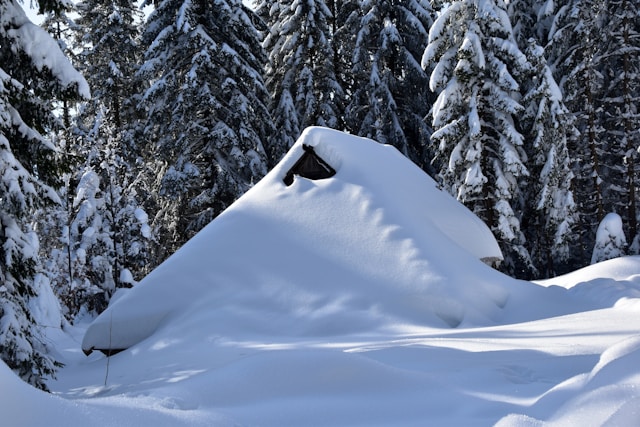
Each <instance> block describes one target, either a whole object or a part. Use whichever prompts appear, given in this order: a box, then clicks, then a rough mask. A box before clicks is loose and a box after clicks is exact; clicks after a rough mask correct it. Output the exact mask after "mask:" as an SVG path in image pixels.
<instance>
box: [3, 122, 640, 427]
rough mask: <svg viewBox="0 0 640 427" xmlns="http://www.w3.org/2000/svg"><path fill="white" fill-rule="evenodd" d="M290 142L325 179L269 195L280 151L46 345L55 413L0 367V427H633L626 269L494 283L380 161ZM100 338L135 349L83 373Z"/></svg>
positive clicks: (635, 362)
mask: <svg viewBox="0 0 640 427" xmlns="http://www.w3.org/2000/svg"><path fill="white" fill-rule="evenodd" d="M329 136H330V137H331V138H330V139H329V138H328V137H329ZM304 140H305V141H307V142H308V143H312V144H315V145H316V146H318V148H317V151H318V153H320V154H321V155H322V156H323V157H324V158H326V160H327V161H328V162H331V164H332V165H334V166H335V167H336V169H338V173H337V174H336V176H335V177H334V178H332V179H327V180H322V181H309V180H305V179H296V181H295V182H294V184H293V185H292V186H291V187H288V188H287V187H286V186H284V185H280V184H279V180H280V178H281V177H282V176H283V175H284V173H286V170H287V169H288V167H289V166H290V165H291V164H292V163H293V162H295V160H296V158H297V155H298V154H299V152H300V147H299V146H296V147H297V148H295V147H294V149H293V150H292V152H291V153H290V155H289V156H288V157H287V158H286V159H284V160H283V163H281V165H279V166H278V168H276V170H274V171H273V172H272V173H271V174H270V175H269V176H268V177H267V178H265V180H264V181H262V182H260V183H259V184H257V185H256V187H255V188H254V189H253V190H252V191H251V192H250V193H248V194H247V196H246V197H243V198H242V199H241V200H240V201H239V202H238V203H236V204H235V205H234V206H233V208H231V209H229V210H228V211H227V212H225V213H224V214H223V215H222V216H221V217H220V218H219V219H217V220H216V221H214V222H213V223H212V224H211V225H210V226H209V227H207V228H206V229H205V230H203V232H202V233H200V234H199V235H198V236H197V237H196V238H194V239H193V240H192V241H191V242H189V243H188V244H187V245H185V247H183V249H182V250H180V251H178V252H177V253H176V254H175V255H174V257H172V258H171V259H170V260H168V261H167V262H166V263H165V264H163V266H161V267H159V268H158V269H157V270H156V271H154V272H153V273H152V274H151V275H150V276H149V277H148V278H147V279H145V281H144V283H141V284H140V285H139V286H138V287H136V288H134V289H133V290H132V291H130V292H129V293H128V295H125V296H123V297H122V298H121V299H119V301H118V302H116V303H114V304H113V305H112V307H111V309H110V310H109V311H107V312H106V313H108V314H107V315H105V316H102V317H101V318H100V319H97V320H96V321H95V322H94V323H93V324H92V325H91V326H89V327H88V326H87V325H77V326H75V327H73V328H71V327H70V328H66V329H65V330H55V329H51V330H50V336H49V338H50V345H51V346H52V347H54V348H55V351H56V352H57V353H58V354H59V356H60V358H61V360H62V361H63V362H64V363H65V367H64V368H63V369H61V370H60V372H59V374H58V378H57V379H56V380H52V381H50V383H49V386H50V388H51V389H52V390H53V392H54V394H53V395H49V394H45V393H42V392H39V391H37V390H34V389H33V388H31V387H29V386H27V385H26V384H24V383H22V382H21V381H19V380H18V379H17V377H16V376H15V375H14V374H13V373H12V372H11V371H10V370H9V369H8V368H6V366H4V365H3V364H2V363H0V414H2V415H1V416H0V417H1V418H0V419H1V421H0V424H1V425H3V426H4V425H7V426H43V427H44V426H47V427H51V426H53V427H55V426H60V427H63V426H72V425H82V426H114V427H115V426H118V427H126V426H147V425H154V426H172V427H173V426H223V427H225V426H251V427H253V426H266V427H270V426H273V427H281V426H297V427H306V426H309V427H310V426H332V427H333V426H368V427H370V426H425V425H427V426H429V425H434V426H445V425H446V426H461V427H462V426H464V427H469V426H471V427H473V426H490V425H494V424H497V425H499V426H502V427H504V426H531V427H534V426H535V427H538V426H604V425H608V426H635V425H639V421H640V369H639V368H638V366H639V363H640V298H639V297H640V257H628V258H621V259H615V260H611V261H607V262H604V263H601V264H598V265H595V266H591V267H588V268H585V269H583V270H580V271H576V272H574V273H571V274H569V275H566V276H562V277H558V278H555V279H550V280H547V281H543V282H539V283H536V284H534V283H529V282H523V281H517V280H513V279H510V278H508V277H505V276H504V275H501V274H499V273H497V272H495V271H494V270H492V269H491V268H489V267H487V266H486V265H484V264H483V263H482V262H480V261H478V256H477V255H471V253H472V249H471V248H470V247H469V246H467V245H465V242H464V241H462V242H461V243H455V239H454V238H452V237H451V236H450V235H449V234H447V233H445V232H443V230H442V228H443V223H442V222H440V223H439V222H438V221H437V220H435V219H433V218H432V217H430V216H429V214H427V213H425V212H432V211H433V209H435V208H438V207H439V208H442V212H443V216H442V217H443V218H445V219H446V218H448V217H449V216H450V217H451V218H454V217H455V218H458V216H457V215H461V216H460V217H461V218H463V217H465V215H463V214H461V213H460V212H459V211H457V208H455V207H453V206H454V205H451V206H449V207H447V208H444V207H443V206H445V203H448V202H443V204H437V206H436V205H434V204H433V203H430V202H429V200H426V201H425V200H422V199H420V198H415V197H414V198H412V199H410V200H408V196H406V194H407V193H404V192H402V191H399V190H398V187H397V186H396V185H394V184H392V181H393V179H388V180H385V179H384V176H385V175H387V176H391V177H394V176H396V177H402V178H403V179H405V178H407V174H408V173H410V174H413V172H407V168H408V166H407V163H406V162H404V161H402V162H401V161H397V162H396V161H395V160H390V159H393V158H395V157H396V156H397V153H396V152H395V151H394V150H392V149H389V148H387V147H383V146H377V145H372V146H371V147H370V148H369V145H368V142H367V141H365V140H360V139H357V138H351V137H346V136H344V135H342V134H339V133H333V132H329V131H326V130H320V129H317V130H312V131H310V132H309V133H307V134H305V139H304ZM324 141H327V142H326V143H325V142H324ZM333 144H335V146H336V147H338V146H339V147H338V148H334V145H333ZM362 144H364V145H362ZM323 145H324V146H325V147H324V148H322V147H321V146H323ZM363 147H367V148H363ZM374 147H375V148H374ZM296 150H297V151H296ZM374 153H379V155H380V157H379V158H380V159H385V160H384V161H383V162H382V163H379V162H375V159H376V156H378V154H374ZM364 158H366V159H367V160H370V161H371V162H370V163H366V162H364V163H363V162H360V161H358V162H355V161H354V160H356V159H359V160H363V159H364ZM372 159H373V160H372ZM364 164H367V165H370V164H374V165H375V169H376V171H377V174H378V175H376V177H375V178H372V177H371V174H370V169H369V166H362V165H364ZM409 169H410V168H409ZM412 176H414V175H412ZM415 176H417V175H415ZM420 176H422V175H420ZM372 179H375V180H378V181H376V182H375V183H374V182H373V181H371V180H372ZM420 180H422V178H420ZM412 181H413V180H412V179H409V182H405V185H409V186H410V185H418V186H420V187H421V188H422V187H425V190H424V191H425V192H426V193H428V192H429V191H431V190H429V188H430V187H428V186H427V185H426V184H424V183H425V182H427V181H421V182H420V183H419V184H416V183H414V182H412ZM386 185H388V186H389V187H388V188H385V186H386ZM403 188H407V187H403ZM430 197H437V196H434V195H433V194H430ZM426 199H428V198H426ZM398 202H402V203H398ZM448 211H450V215H447V212H448ZM445 222H446V221H445ZM218 242H224V243H219V244H218ZM476 243H480V245H479V246H478V247H483V246H485V245H486V246H487V247H489V248H491V247H492V245H493V244H495V242H494V241H493V240H492V239H489V240H488V241H481V242H476ZM470 251H471V252H470ZM38 310H39V312H40V313H41V315H40V317H43V318H45V317H46V316H47V310H46V307H39V308H38ZM111 313H112V314H111ZM138 313H141V314H140V315H138ZM105 319H108V320H109V321H108V322H106V321H105ZM141 321H144V322H147V323H146V324H144V323H143V324H140V323H139V322H141ZM106 324H110V327H111V334H110V336H111V339H112V340H116V341H117V340H122V341H121V342H120V344H121V345H124V344H122V343H123V342H124V343H126V344H131V345H132V346H131V347H130V348H129V349H128V350H125V351H123V352H121V353H119V354H117V355H115V356H112V357H110V358H105V357H104V356H103V355H102V354H101V353H99V352H94V353H93V354H91V355H90V356H89V357H85V355H84V354H83V353H82V351H81V341H82V340H83V336H84V337H85V340H86V339H87V338H86V337H92V338H90V339H95V340H96V341H97V340H99V339H100V337H101V336H102V335H103V334H104V333H105V331H104V329H102V328H104V327H106V326H105V325H106ZM455 324H457V327H452V326H453V325H455ZM100 325H102V326H100ZM101 329H102V330H101ZM85 331H86V334H85ZM127 340H128V341H127Z"/></svg>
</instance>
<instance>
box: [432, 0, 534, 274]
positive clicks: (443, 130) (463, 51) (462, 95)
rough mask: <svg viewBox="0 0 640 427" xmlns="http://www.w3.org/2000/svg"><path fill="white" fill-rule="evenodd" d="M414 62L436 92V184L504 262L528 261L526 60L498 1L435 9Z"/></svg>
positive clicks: (514, 265)
mask: <svg viewBox="0 0 640 427" xmlns="http://www.w3.org/2000/svg"><path fill="white" fill-rule="evenodd" d="M422 64H423V66H424V67H425V68H428V69H429V70H430V71H431V80H430V88H431V90H432V91H434V92H436V93H437V94H438V98H437V101H436V103H435V105H434V106H433V109H432V117H433V121H432V123H433V128H434V133H433V134H432V136H431V138H432V143H433V146H434V150H435V151H436V155H437V157H436V161H437V162H438V165H439V169H440V178H441V180H442V184H443V186H444V188H445V189H446V190H447V191H449V192H451V193H452V194H453V195H454V196H455V197H457V198H458V199H459V200H461V201H462V202H463V203H465V204H466V205H467V206H469V207H470V208H471V209H472V210H473V211H474V212H475V213H476V214H477V215H478V216H479V217H480V218H482V219H483V220H484V221H485V222H486V223H487V224H488V225H489V226H490V227H491V229H492V230H493V231H494V233H495V234H496V235H497V237H498V240H499V242H500V243H501V247H502V250H503V253H504V254H505V261H506V264H505V269H506V270H507V271H509V272H511V273H516V271H517V274H526V273H527V272H530V271H531V270H532V268H533V266H532V263H531V259H530V255H529V253H528V251H527V250H526V248H525V240H524V235H523V233H522V230H521V223H520V221H521V217H520V212H521V205H522V198H523V195H522V192H521V182H522V181H523V180H525V179H526V178H527V177H528V176H529V172H528V170H527V167H526V161H527V156H526V153H525V150H524V138H523V135H522V134H521V133H520V132H519V130H518V127H517V123H516V121H517V117H518V116H519V115H521V114H522V113H523V111H524V107H523V106H522V104H521V103H520V101H521V96H520V91H521V90H522V87H521V82H523V80H524V79H525V76H526V74H527V73H528V70H529V69H530V67H531V65H530V64H529V62H528V61H527V58H526V57H525V55H524V54H523V53H522V52H521V51H520V49H519V48H518V46H517V44H516V41H515V38H514V35H513V31H512V28H511V23H510V21H509V17H508V15H507V12H506V9H505V4H504V2H503V1H502V0H495V1H493V0H491V1H485V2H475V1H471V0H457V1H454V2H452V3H451V5H450V6H448V7H447V8H444V9H442V10H441V13H440V15H439V17H438V19H437V20H436V22H435V23H434V25H433V26H432V27H431V30H430V32H429V44H428V46H427V48H426V49H425V52H424V56H423V59H422Z"/></svg>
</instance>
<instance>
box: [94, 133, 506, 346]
mask: <svg viewBox="0 0 640 427" xmlns="http://www.w3.org/2000/svg"><path fill="white" fill-rule="evenodd" d="M309 153H313V156H316V157H317V159H315V160H314V159H311V160H313V162H316V163H317V164H320V168H324V169H326V170H327V172H328V173H327V174H326V175H324V174H320V175H318V176H314V177H312V179H311V178H305V177H304V176H300V174H301V175H305V173H304V172H299V170H298V169H296V167H294V166H295V165H298V166H299V165H300V159H301V158H302V156H305V155H309ZM318 162H319V163H318ZM317 164H316V165H315V166H312V167H318V166H317ZM285 181H286V183H285ZM287 184H288V185H287ZM452 259H454V260H456V261H455V265H456V266H457V267H456V268H453V269H452V268H451V265H452V263H451V260H452ZM501 259H502V253H501V252H500V249H499V247H498V244H497V243H496V240H495V239H494V237H493V235H492V233H491V232H490V230H489V228H488V227H487V226H486V225H485V224H484V223H483V222H482V221H481V220H480V219H478V217H476V216H475V215H474V214H473V213H472V212H471V211H469V210H468V209H467V208H466V207H465V206H463V205H462V204H460V203H459V202H458V201H456V200H455V199H454V198H453V197H451V196H450V195H449V194H447V193H445V192H443V191H441V190H440V189H438V187H437V185H436V183H435V182H434V181H433V180H432V179H431V178H430V177H429V176H428V175H427V174H425V173H424V172H423V171H422V170H421V169H419V168H418V167H417V166H416V165H414V164H413V163H412V162H411V161H409V160H408V159H406V158H405V157H404V156H403V155H401V154H400V153H399V152H398V151H397V150H396V149H395V148H393V147H391V146H387V145H382V144H378V143H377V142H374V141H372V140H369V139H365V138H360V137H355V136H351V135H348V134H345V133H342V132H338V131H333V130H329V129H325V128H319V127H313V128H309V129H306V130H305V131H304V132H303V134H302V136H301V137H300V139H299V140H298V141H297V142H296V144H295V145H294V146H293V147H292V148H291V150H290V151H289V152H288V153H287V155H286V156H285V157H284V158H283V159H282V160H281V162H280V163H279V164H278V165H277V166H276V167H275V168H274V169H273V170H272V171H271V172H270V173H269V174H267V176H265V177H264V178H263V179H262V180H261V181H260V182H259V183H257V184H256V185H255V186H254V187H253V188H252V189H251V190H250V191H248V192H247V193H246V194H245V195H243V196H242V197H241V198H240V199H239V200H237V201H236V202H235V203H234V204H233V205H232V206H230V207H229V208H228V209H227V210H226V211H225V212H223V213H222V214H221V215H220V216H219V217H217V218H216V219H215V220H214V221H212V222H211V223H210V224H209V225H208V226H207V227H205V228H204V229H203V230H201V231H200V233H198V234H197V235H196V236H195V237H194V238H193V239H191V240H190V241H189V242H187V243H186V244H185V245H184V246H183V247H182V248H181V249H180V250H178V251H177V252H176V253H175V254H174V255H173V256H171V257H170V258H169V259H167V260H166V261H165V262H164V263H163V264H161V265H160V266H158V267H157V268H156V269H155V270H154V271H153V272H151V273H150V274H149V275H148V276H147V277H145V278H144V279H143V280H142V281H141V282H140V283H139V284H138V285H137V286H135V287H134V288H133V289H131V290H130V291H128V293H127V294H126V295H125V296H123V297H122V298H120V299H118V300H117V301H116V302H115V303H113V304H112V305H111V306H110V307H109V308H108V309H107V310H106V311H105V312H104V313H102V314H101V315H100V316H98V318H97V319H96V320H95V321H94V322H93V323H92V324H91V325H90V327H89V328H88V329H87V332H86V334H85V336H84V340H83V342H82V349H83V350H84V351H85V353H90V352H91V351H92V350H96V349H98V350H102V351H105V352H109V351H111V350H122V349H126V348H129V347H131V346H133V345H134V344H137V343H138V342H140V341H142V340H144V339H146V338H148V337H149V336H151V335H152V334H153V333H154V332H155V331H156V330H158V329H159V328H162V327H163V325H166V324H167V323H170V322H172V321H173V319H175V318H177V317H179V316H184V315H185V314H186V313H190V312H194V310H197V308H196V307H200V308H202V307H206V312H207V313H208V314H207V316H209V317H210V318H209V319H208V320H207V327H210V328H212V330H216V328H224V332H225V334H245V333H258V332H260V331H262V332H264V331H265V330H270V331H273V332H274V333H278V334H281V333H284V334H294V335H296V336H299V335H300V334H302V335H304V334H306V333H314V334H318V333H320V334H333V333H342V332H345V329H346V330H350V331H351V330H354V329H361V328H373V329H375V328H376V327H382V325H383V324H385V323H386V322H387V321H388V320H389V319H396V320H397V321H399V322H404V323H416V324H437V325H439V324H443V325H445V326H457V325H458V324H460V323H461V322H462V321H463V320H465V319H467V320H468V319H480V318H483V319H484V318H485V317H492V316H493V314H492V313H493V310H498V311H499V310H500V309H501V308H502V307H503V305H504V304H505V301H506V300H507V298H508V291H506V290H503V289H500V288H499V286H497V285H495V283H496V282H499V281H500V280H496V279H491V280H486V279H483V278H480V276H482V277H485V278H486V277H487V276H491V275H492V274H494V273H495V274H499V273H497V272H494V273H483V274H477V272H478V269H481V270H482V269H487V270H491V269H490V268H489V267H487V266H484V265H483V264H482V263H481V262H479V260H484V261H489V262H493V261H496V260H501ZM482 271H484V270H482ZM465 287H470V288H473V289H472V292H468V291H466V290H465V289H466V288H465ZM483 289H484V290H486V291H487V292H483ZM203 304H204V306H203ZM480 306H481V307H482V308H480ZM372 313H375V314H372ZM487 313H489V314H487ZM292 319H294V320H295V321H292ZM383 319H386V320H384V321H383ZM396 320H394V321H396Z"/></svg>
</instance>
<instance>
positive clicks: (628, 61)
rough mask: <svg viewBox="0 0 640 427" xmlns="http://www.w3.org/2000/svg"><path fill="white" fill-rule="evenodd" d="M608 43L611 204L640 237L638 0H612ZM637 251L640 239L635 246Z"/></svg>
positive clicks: (603, 66) (606, 90)
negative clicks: (639, 227)
mask: <svg viewBox="0 0 640 427" xmlns="http://www.w3.org/2000/svg"><path fill="white" fill-rule="evenodd" d="M605 3H606V7H605V8H604V9H605V10H606V13H605V14H603V16H601V17H600V19H602V20H604V21H605V24H604V25H603V27H604V28H605V29H606V30H607V31H606V32H604V33H603V36H604V37H605V38H606V43H605V44H604V45H603V48H602V54H601V58H602V60H601V66H600V67H599V68H600V70H601V73H602V75H603V79H604V81H605V88H604V94H603V99H602V110H603V117H602V122H603V127H604V128H605V129H606V130H607V132H606V154H605V162H606V163H607V165H608V167H609V170H610V172H609V173H610V178H609V181H610V183H611V189H610V192H609V194H608V195H607V199H609V200H608V201H605V204H606V205H607V206H608V209H609V210H612V211H614V212H619V213H620V215H621V216H622V217H623V218H624V224H625V227H624V228H625V230H626V232H627V233H628V235H629V236H630V238H631V239H633V240H636V242H637V240H638V215H639V212H638V208H637V198H638V195H637V194H636V187H637V186H638V185H639V184H640V182H639V180H638V176H637V167H638V166H637V164H638V151H637V150H638V148H639V147H640V109H639V108H638V105H639V103H640V87H639V84H638V83H639V80H640V6H639V5H638V2H637V1H632V0H607V1H606V2H605ZM634 248H635V249H634V250H635V251H636V252H637V248H638V244H637V243H636V245H634Z"/></svg>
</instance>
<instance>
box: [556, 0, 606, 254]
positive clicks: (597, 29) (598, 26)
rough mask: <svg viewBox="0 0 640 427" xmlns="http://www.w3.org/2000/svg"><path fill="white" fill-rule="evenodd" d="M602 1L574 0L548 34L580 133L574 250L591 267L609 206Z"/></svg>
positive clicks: (574, 140) (573, 144) (573, 142)
mask: <svg viewBox="0 0 640 427" xmlns="http://www.w3.org/2000/svg"><path fill="white" fill-rule="evenodd" d="M602 7H603V5H602V3H601V1H600V0H598V1H595V2H582V1H571V2H569V3H567V4H565V5H562V6H561V7H560V8H559V9H558V11H557V12H556V14H555V17H554V22H553V25H552V26H551V27H550V30H549V40H550V42H549V44H550V46H549V49H547V52H548V54H549V56H548V60H549V63H550V67H551V69H552V71H553V74H554V77H555V79H556V81H557V82H558V84H559V86H560V89H561V90H562V94H563V97H564V101H565V105H566V106H567V108H568V109H569V111H571V113H572V114H573V116H574V119H573V122H574V124H575V127H576V129H577V130H578V133H577V134H576V135H575V136H573V137H571V138H570V139H569V141H568V149H569V155H570V157H571V158H572V159H573V165H572V169H573V171H574V175H575V178H574V179H575V185H574V188H575V191H574V193H575V201H576V203H577V209H578V212H579V214H580V215H579V223H578V226H577V228H576V237H577V242H578V243H577V245H576V247H575V248H573V250H572V252H574V253H575V254H577V256H578V257H579V258H581V259H583V260H584V261H583V263H585V264H586V263H588V260H589V255H590V250H591V248H593V243H594V240H593V238H594V235H595V230H596V227H597V226H598V224H599V222H600V221H601V220H602V219H603V218H604V215H605V212H606V209H607V207H606V206H605V204H606V201H605V194H606V192H607V189H608V187H609V182H608V176H609V173H608V171H607V170H605V168H606V167H607V164H606V163H605V162H603V154H604V153H606V151H607V148H606V147H605V146H604V141H605V138H604V133H605V129H604V127H603V126H602V117H601V113H602V109H601V100H602V97H603V92H602V88H603V87H604V80H603V75H602V73H601V72H600V63H601V59H602V57H601V54H600V52H601V40H602V34H603V28H602V22H601V21H600V20H599V19H598V18H597V17H600V16H601V15H602V13H601V12H603V10H602Z"/></svg>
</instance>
